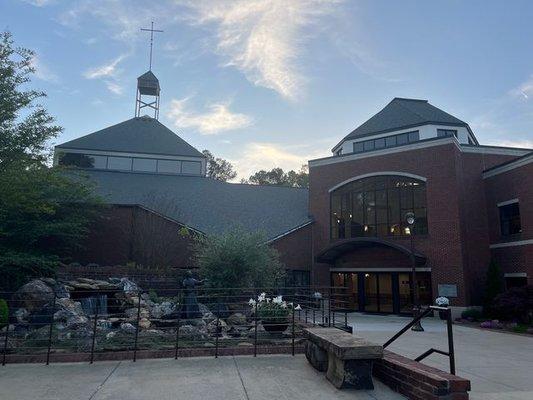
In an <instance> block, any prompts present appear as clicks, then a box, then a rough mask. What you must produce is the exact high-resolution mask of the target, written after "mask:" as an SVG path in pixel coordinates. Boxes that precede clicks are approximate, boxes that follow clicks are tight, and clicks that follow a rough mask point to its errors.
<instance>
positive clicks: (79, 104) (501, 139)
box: [0, 0, 533, 177]
mask: <svg viewBox="0 0 533 400" xmlns="http://www.w3.org/2000/svg"><path fill="white" fill-rule="evenodd" d="M532 16H533V2H531V1H495V0H493V1H474V0H472V1H459V0H457V1H451V0H450V1H438V2H437V1H378V0H368V1H357V0H352V1H348V0H345V1H343V0H301V1H297V0H243V1H223V0H207V1H201V0H190V1H188V0H161V1H157V2H155V1H132V0H108V1H98V0H93V1H89V0H68V1H67V0H24V1H23V0H2V2H1V4H0V28H2V29H4V28H7V29H9V30H10V31H11V32H12V33H13V35H14V38H15V40H16V42H17V44H19V45H22V46H24V47H28V48H31V49H34V50H35V51H36V52H37V57H36V59H35V62H34V64H35V66H36V68H37V76H36V77H35V79H34V81H33V84H34V86H36V87H37V88H39V89H42V90H44V91H46V92H47V93H48V98H47V99H46V101H45V104H46V106H47V107H48V109H49V111H50V112H51V113H52V114H53V115H54V116H56V118H57V121H58V123H59V124H61V125H62V126H63V127H64V128H65V130H64V132H63V134H62V135H61V136H60V137H59V138H58V139H57V141H56V142H57V143H61V142H63V141H66V140H70V139H73V138H75V137H78V136H81V135H84V134H87V133H90V132H93V131H95V130H98V129H101V128H103V127H106V126H108V125H112V124H115V123H118V122H121V121H123V120H125V119H128V118H131V117H132V116H133V113H134V100H135V84H136V81H135V79H136V77H137V76H139V75H141V74H142V73H144V72H145V71H146V70H147V69H148V54H149V38H148V35H147V34H146V33H143V32H140V30H139V28H141V27H148V26H149V25H150V21H151V20H152V19H153V20H154V21H155V24H156V28H159V29H163V30H164V31H165V32H164V33H162V34H157V35H156V38H155V48H154V66H153V71H154V73H155V74H156V75H157V76H158V78H159V80H160V82H161V87H162V97H161V100H162V105H161V116H160V120H161V121H162V122H163V123H164V124H166V125H167V126H168V127H170V128H171V129H173V130H174V131H175V132H176V133H178V134H179V135H180V136H182V137H183V138H184V139H185V140H187V141H188V142H190V143H191V144H192V145H194V146H195V147H197V148H198V149H200V150H201V149H206V148H207V149H209V150H211V151H212V152H213V153H214V154H216V155H217V156H221V157H224V158H227V159H229V160H231V161H232V162H233V163H234V164H235V165H236V167H237V169H238V171H239V174H240V177H246V176H247V175H249V174H250V173H251V172H253V171H255V170H257V169H260V168H272V167H274V166H281V167H283V168H298V167H299V166H300V165H301V164H303V163H305V162H306V160H307V159H310V158H316V157H321V156H327V155H329V154H330V153H329V152H330V149H331V147H332V146H333V145H335V144H336V143H337V142H338V141H339V139H341V138H342V137H343V136H344V135H346V134H348V133H349V132H350V131H351V130H352V129H353V128H355V127H356V126H358V125H359V124H360V123H362V122H364V121H365V120H366V119H368V118H369V117H370V116H372V115H373V114H374V113H376V112H377V111H379V110H380V109H381V108H382V107H383V106H385V105H386V104H387V103H388V102H389V101H390V100H391V99H392V98H393V97H413V98H423V99H428V100H429V101H430V102H431V103H432V104H434V105H436V106H437V107H440V108H442V109H444V110H445V111H448V112H450V113H451V114H453V115H455V116H457V117H459V118H461V119H463V120H465V121H466V122H468V123H469V124H470V126H471V127H472V129H473V130H474V133H475V134H476V136H477V137H478V139H479V141H480V142H481V143H482V144H499V145H509V146H528V147H533V40H532V38H533V24H532V23H531V19H532Z"/></svg>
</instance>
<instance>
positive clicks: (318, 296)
mask: <svg viewBox="0 0 533 400" xmlns="http://www.w3.org/2000/svg"><path fill="white" fill-rule="evenodd" d="M313 297H314V298H315V299H321V298H322V293H320V292H315V293H313Z"/></svg>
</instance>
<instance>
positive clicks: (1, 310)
mask: <svg viewBox="0 0 533 400" xmlns="http://www.w3.org/2000/svg"><path fill="white" fill-rule="evenodd" d="M8 316H9V311H8V308H7V301H5V300H4V299H0V328H3V327H4V326H6V325H7V323H8Z"/></svg>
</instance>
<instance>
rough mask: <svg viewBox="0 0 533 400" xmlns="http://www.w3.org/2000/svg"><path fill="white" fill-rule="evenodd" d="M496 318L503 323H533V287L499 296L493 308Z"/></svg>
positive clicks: (515, 289)
mask: <svg viewBox="0 0 533 400" xmlns="http://www.w3.org/2000/svg"><path fill="white" fill-rule="evenodd" d="M492 309H493V312H494V314H495V316H496V317H498V318H499V319H501V320H503V321H518V322H522V323H525V324H527V323H530V322H531V313H532V312H533V286H524V287H519V288H511V289H509V290H508V291H506V292H504V293H502V294H500V295H498V296H497V297H496V299H495V300H494V305H493V307H492Z"/></svg>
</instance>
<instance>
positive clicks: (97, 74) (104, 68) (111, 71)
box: [83, 54, 126, 79]
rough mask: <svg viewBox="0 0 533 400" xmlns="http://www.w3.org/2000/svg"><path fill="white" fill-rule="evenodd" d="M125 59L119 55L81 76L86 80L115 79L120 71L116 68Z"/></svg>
mask: <svg viewBox="0 0 533 400" xmlns="http://www.w3.org/2000/svg"><path fill="white" fill-rule="evenodd" d="M125 57H126V55H124V54H121V55H120V56H118V57H117V58H115V59H114V60H111V61H109V62H107V63H105V64H102V65H100V66H98V67H94V68H90V69H88V70H87V71H85V72H84V73H83V76H84V77H85V78H87V79H100V78H109V77H116V76H117V74H118V73H119V72H120V70H119V69H118V68H117V66H118V64H119V63H120V62H121V61H122V60H123V59H124V58H125Z"/></svg>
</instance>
